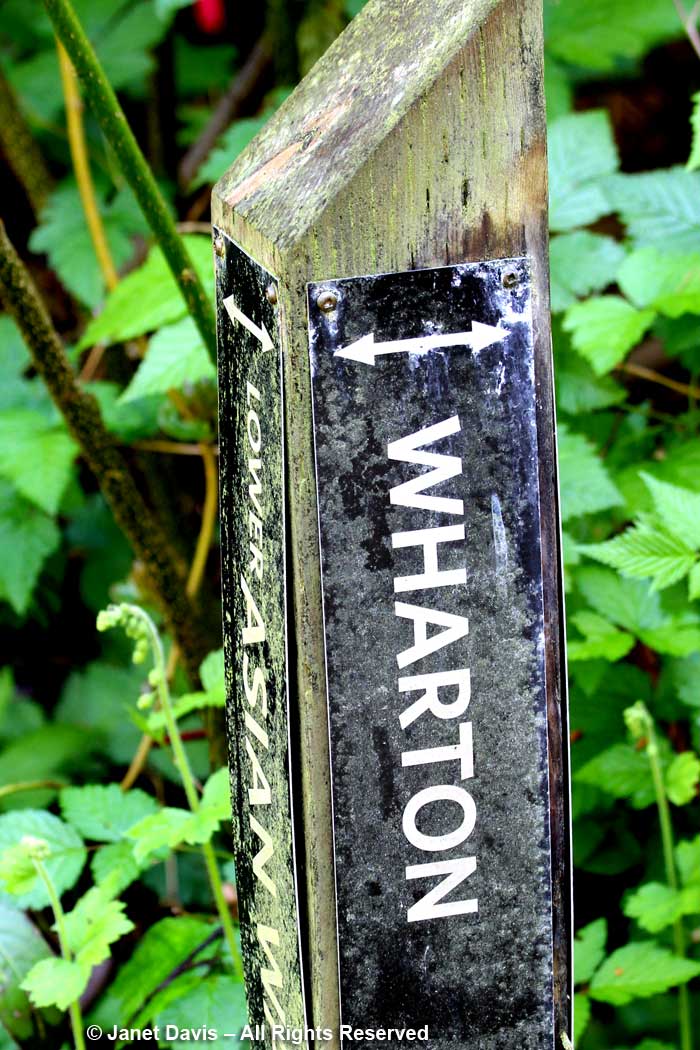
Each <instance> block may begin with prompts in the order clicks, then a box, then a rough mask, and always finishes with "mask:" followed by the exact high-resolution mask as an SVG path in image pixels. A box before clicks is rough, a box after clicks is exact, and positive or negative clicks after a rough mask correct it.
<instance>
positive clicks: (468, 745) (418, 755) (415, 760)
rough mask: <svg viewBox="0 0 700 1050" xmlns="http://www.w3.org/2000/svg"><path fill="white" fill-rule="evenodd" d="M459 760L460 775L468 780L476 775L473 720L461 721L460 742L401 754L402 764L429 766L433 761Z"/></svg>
mask: <svg viewBox="0 0 700 1050" xmlns="http://www.w3.org/2000/svg"><path fill="white" fill-rule="evenodd" d="M457 759H458V760H459V763H460V777H461V779H462V780H467V779H469V777H473V776H474V748H473V743H472V724H471V722H460V725H459V743H458V744H448V745H446V746H444V747H424V748H420V749H418V750H416V751H404V753H403V754H402V755H401V765H402V766H429V765H432V763H433V762H454V761H455V760H457Z"/></svg>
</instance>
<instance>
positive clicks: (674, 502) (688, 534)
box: [639, 472, 700, 550]
mask: <svg viewBox="0 0 700 1050" xmlns="http://www.w3.org/2000/svg"><path fill="white" fill-rule="evenodd" d="M639 476H640V477H641V479H642V480H643V482H644V484H645V485H646V487H647V488H648V490H649V492H650V494H651V498H652V500H653V501H654V509H655V510H656V513H657V514H658V515H659V517H660V518H661V520H662V521H663V523H664V525H665V526H666V528H667V529H668V530H669V532H672V533H673V535H674V536H678V538H679V539H681V540H683V541H684V542H685V543H686V544H687V545H688V547H691V548H692V549H694V550H697V549H698V548H700V493H697V492H691V491H690V489H687V488H681V487H680V486H679V485H671V484H669V483H668V482H667V481H660V480H659V479H658V478H654V477H652V476H651V475H650V474H645V473H643V472H640V475H639Z"/></svg>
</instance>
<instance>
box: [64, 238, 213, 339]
mask: <svg viewBox="0 0 700 1050" xmlns="http://www.w3.org/2000/svg"><path fill="white" fill-rule="evenodd" d="M183 239H184V241H185V246H186V248H187V250H188V252H189V255H190V258H191V259H192V265H193V266H194V269H195V270H196V272H197V274H198V276H199V279H200V281H202V283H203V284H204V287H205V288H213V283H214V280H213V264H212V253H211V241H210V239H209V238H208V237H200V236H187V237H184V238H183ZM186 314H187V308H186V306H185V301H184V299H183V298H182V295H181V293H180V289H179V288H178V286H177V284H176V283H175V280H174V278H173V276H172V274H171V272H170V268H169V266H168V264H167V263H166V261H165V259H164V257H163V254H162V252H161V251H160V249H159V248H151V251H150V252H149V253H148V257H147V258H146V261H145V262H144V264H143V265H142V266H140V267H139V268H138V269H137V270H134V271H133V272H132V273H130V274H127V276H126V277H124V278H123V279H122V280H121V281H120V282H119V284H118V285H117V287H116V288H115V289H114V291H113V292H111V293H110V295H109V296H108V297H107V301H106V303H105V307H104V310H103V311H102V313H101V314H99V316H98V317H96V318H95V319H94V321H92V322H91V323H90V324H89V325H88V326H87V328H86V329H85V332H84V334H83V337H82V339H81V340H80V342H79V343H78V349H79V350H84V349H86V348H87V347H89V346H93V345H94V344H95V343H106V344H107V345H110V344H112V343H119V342H123V341H124V340H126V339H133V338H134V337H135V336H138V335H145V334H146V333H147V332H153V331H155V330H156V329H158V328H162V327H163V326H164V325H167V324H173V323H174V322H175V321H179V320H180V319H181V318H183V317H185V315H186Z"/></svg>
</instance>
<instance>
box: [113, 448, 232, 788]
mask: <svg viewBox="0 0 700 1050" xmlns="http://www.w3.org/2000/svg"><path fill="white" fill-rule="evenodd" d="M198 451H199V453H200V454H201V456H202V463H203V465H204V507H203V508H202V523H201V526H200V529H199V536H198V537H197V546H196V548H195V552H194V557H193V558H192V565H191V566H190V571H189V575H188V577H187V586H186V588H185V590H186V593H187V595H188V596H189V597H190V598H194V597H195V596H196V594H197V593H198V591H199V588H200V587H201V585H202V579H203V578H204V569H205V567H206V563H207V556H208V554H209V548H210V547H211V542H212V538H213V536H214V529H215V528H216V512H217V509H218V476H217V471H216V460H215V458H214V452H213V450H212V448H211V446H210V445H204V444H202V445H200V446H199V447H198ZM179 657H180V650H179V647H178V646H177V645H176V644H174V645H173V646H172V648H171V650H170V653H169V654H168V663H167V667H166V672H165V673H166V676H167V679H168V681H171V680H172V677H173V675H174V674H175V668H176V667H177V662H178V659H179ZM152 747H153V737H152V736H150V735H149V734H148V733H144V735H143V736H142V737H141V740H140V741H139V746H138V747H137V749H136V751H135V752H134V757H133V758H132V760H131V763H130V764H129V768H128V769H127V771H126V773H125V774H124V776H123V778H122V781H121V784H120V787H121V789H122V791H128V790H129V788H130V787H131V786H132V784H134V783H135V781H136V780H137V779H138V777H139V776H140V775H141V772H142V770H143V768H144V766H145V765H146V762H147V761H148V756H149V754H150V751H151V748H152Z"/></svg>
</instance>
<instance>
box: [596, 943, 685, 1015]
mask: <svg viewBox="0 0 700 1050" xmlns="http://www.w3.org/2000/svg"><path fill="white" fill-rule="evenodd" d="M698 974H700V963H696V962H691V961H690V959H681V958H679V956H677V955H674V954H673V952H670V951H668V949H666V948H660V947H659V946H658V945H656V944H655V943H654V942H653V941H636V942H635V943H633V944H628V945H627V946H626V947H624V948H618V950H617V951H616V952H613V953H612V955H610V956H609V957H608V958H607V959H606V960H605V962H604V963H603V965H602V966H601V967H600V969H599V970H598V972H597V973H596V975H595V977H594V978H593V980H592V982H591V987H590V995H591V998H593V999H599V1000H600V1001H601V1002H604V1003H612V1005H613V1006H624V1005H625V1004H626V1003H631V1002H632V1001H633V1000H634V999H646V998H648V997H649V996H652V995H658V994H659V993H661V992H666V991H668V989H669V988H674V987H676V986H677V985H679V984H686V983H687V982H688V981H690V980H692V979H693V977H697V975H698Z"/></svg>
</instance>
